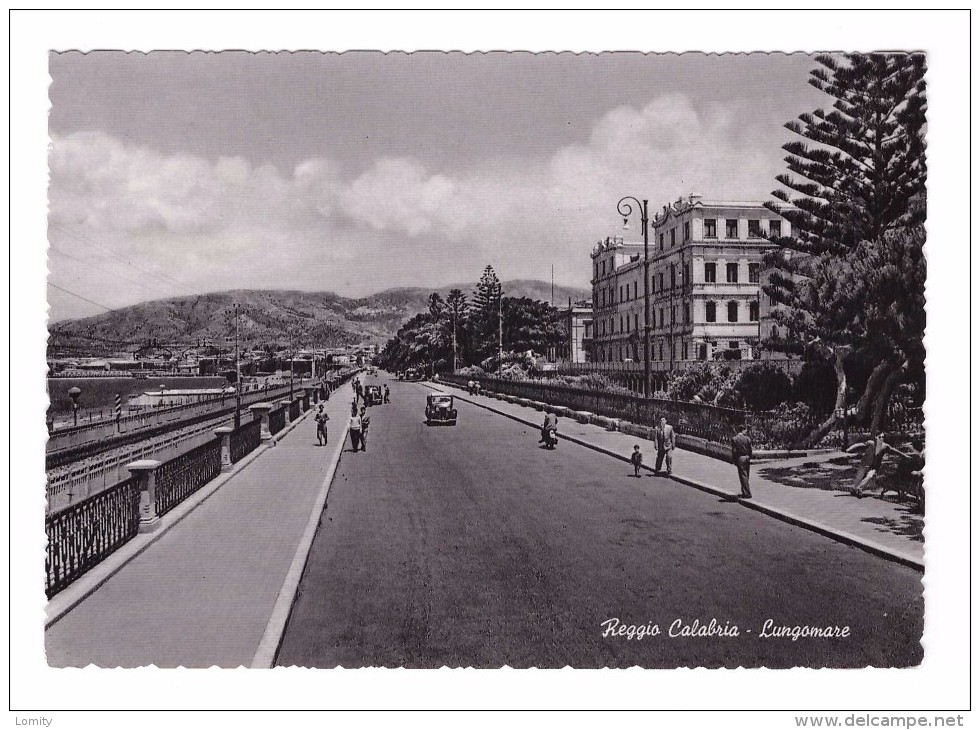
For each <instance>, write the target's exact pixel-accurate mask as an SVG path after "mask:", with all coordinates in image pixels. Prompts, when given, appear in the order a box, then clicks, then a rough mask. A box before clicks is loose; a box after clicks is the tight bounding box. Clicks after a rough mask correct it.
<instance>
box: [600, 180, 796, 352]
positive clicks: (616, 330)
mask: <svg viewBox="0 0 980 730" xmlns="http://www.w3.org/2000/svg"><path fill="white" fill-rule="evenodd" d="M789 235H791V231H790V224H789V221H787V220H785V219H784V218H782V217H781V216H779V215H778V214H776V213H773V212H772V211H770V210H768V209H767V208H765V207H763V205H762V204H761V203H752V202H735V201H705V200H702V199H701V196H699V195H690V196H688V197H687V198H679V199H678V200H676V201H674V202H673V203H670V204H668V205H665V206H664V207H663V209H662V210H661V212H660V213H658V214H656V215H654V216H651V219H650V231H649V251H650V262H649V263H650V282H649V285H650V335H651V341H650V360H651V362H652V363H654V366H655V368H656V369H657V370H665V369H672V368H673V367H675V366H677V365H679V364H681V363H686V362H691V361H698V360H710V359H715V358H725V359H750V358H753V357H754V356H755V353H754V351H755V350H756V349H757V348H758V345H759V342H760V333H761V330H760V327H761V322H760V319H761V311H760V310H761V306H762V302H761V288H760V282H761V273H762V263H763V255H764V254H765V253H766V252H767V251H770V250H773V249H774V245H773V244H772V243H770V241H769V239H770V238H771V237H774V236H789ZM643 268H644V267H643V243H642V241H641V242H635V241H626V240H624V239H623V238H619V237H616V238H606V239H605V240H603V241H599V242H598V243H597V244H596V246H595V247H594V248H593V250H592V269H593V270H592V304H593V310H594V316H593V327H592V329H593V332H592V338H591V348H592V359H593V360H595V361H597V362H611V363H617V362H618V363H622V362H642V361H643V341H644V331H643V327H644V322H643Z"/></svg>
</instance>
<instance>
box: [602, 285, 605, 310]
mask: <svg viewBox="0 0 980 730" xmlns="http://www.w3.org/2000/svg"><path fill="white" fill-rule="evenodd" d="M602 306H606V290H605V289H603V290H602Z"/></svg>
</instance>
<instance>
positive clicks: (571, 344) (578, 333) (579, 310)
mask: <svg viewBox="0 0 980 730" xmlns="http://www.w3.org/2000/svg"><path fill="white" fill-rule="evenodd" d="M560 314H561V322H562V330H563V332H564V335H565V337H564V340H563V342H562V344H561V345H558V346H557V347H556V348H555V360H556V361H557V362H568V363H583V362H589V360H590V359H591V358H590V357H589V351H588V347H589V344H590V342H591V339H592V302H590V301H589V300H587V299H583V300H581V301H577V302H572V300H571V299H569V300H568V308H567V309H564V310H561V313H560Z"/></svg>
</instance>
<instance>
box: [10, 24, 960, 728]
mask: <svg viewBox="0 0 980 730" xmlns="http://www.w3.org/2000/svg"><path fill="white" fill-rule="evenodd" d="M11 23H12V26H13V28H12V32H11V57H12V58H13V59H15V60H14V62H13V69H12V78H11V89H12V94H13V98H12V102H11V107H12V120H11V123H12V134H13V144H12V159H11V163H12V173H11V175H12V180H13V185H12V194H13V202H12V211H13V212H14V213H15V214H16V217H15V219H14V220H13V224H12V225H13V232H12V236H11V249H12V270H13V273H14V281H13V282H12V298H13V302H14V308H13V315H14V317H15V319H14V321H13V322H12V324H11V340H12V342H13V343H14V352H15V353H16V355H15V360H14V361H13V362H12V368H13V370H14V373H15V377H16V384H15V387H14V388H13V389H12V391H11V393H10V408H11V412H12V418H13V419H14V428H13V429H12V431H13V433H12V437H13V441H12V451H13V453H14V454H16V455H17V458H16V461H15V462H14V463H13V474H12V478H11V483H10V491H11V493H12V495H13V496H12V509H13V514H14V515H15V516H16V519H15V520H14V521H13V523H12V525H11V527H12V536H11V541H12V544H13V556H14V560H15V561H16V562H15V563H14V564H13V565H12V570H11V573H12V581H13V583H12V595H11V622H12V627H13V630H12V643H11V692H12V693H11V706H12V707H13V708H14V709H15V710H17V712H16V713H15V714H16V715H17V716H19V717H40V716H42V715H46V716H48V717H51V716H53V717H55V718H56V720H55V723H56V725H57V726H59V727H66V728H67V727H73V728H74V727H88V726H91V727H96V726H98V727H100V728H108V727H124V726H125V727H132V726H133V725H134V723H138V724H139V725H140V726H146V725H147V724H149V725H151V726H156V725H159V726H160V727H164V726H168V727H169V726H172V725H173V724H174V723H179V724H180V725H182V726H186V727H204V726H206V725H214V724H216V723H218V722H224V721H227V718H224V719H219V718H218V717H216V716H214V715H207V714H200V715H198V714H195V715H181V716H168V715H158V716H153V715H148V714H140V715H139V716H129V717H127V716H125V715H121V714H108V713H102V712H100V713H97V714H89V715H84V714H76V713H65V712H54V711H53V708H56V707H71V708H77V709H80V708H86V707H89V708H118V709H126V708H132V709H138V708H145V707H154V708H158V709H162V708H167V707H171V708H175V709H177V708H180V709H192V708H228V709H231V708H239V709H245V708H266V709H272V708H283V709H292V708H308V709H312V708H327V707H339V708H355V707H364V708H384V707H399V708H410V707H417V708H432V707H442V708H466V707H482V708H504V707H506V708H560V707H564V708H654V707H678V706H685V705H686V706H690V707H697V708H702V709H708V708H713V707H723V708H737V707H744V708H760V707H790V708H794V707H795V708H799V709H800V711H804V710H811V711H812V710H816V709H818V708H821V707H825V708H838V709H843V708H854V709H868V710H894V709H898V708H919V709H922V710H926V709H928V710H929V712H923V713H922V714H926V715H929V716H930V717H931V716H932V715H933V714H936V713H934V712H932V711H933V710H937V711H938V710H943V709H953V708H961V707H963V706H964V705H965V704H966V698H967V685H966V682H967V651H968V634H967V627H968V625H969V624H968V621H969V617H968V614H967V601H968V594H967V591H968V587H967V582H966V580H967V576H966V568H967V563H966V557H967V549H968V533H967V530H968V518H969V514H968V511H967V501H966V499H967V493H968V491H969V486H970V485H969V484H968V480H967V462H966V455H967V454H968V452H969V448H970V445H969V442H968V432H969V422H968V410H967V405H968V404H967V397H966V393H967V392H968V391H967V387H968V386H967V383H968V377H969V374H968V372H967V348H966V337H967V333H966V324H967V318H966V313H967V312H968V311H969V308H968V307H969V303H968V299H967V297H968V282H967V280H966V275H967V271H966V262H967V256H968V244H969V229H968V225H967V223H968V219H967V205H968V204H969V202H968V201H969V198H968V190H969V177H968V159H967V152H968V147H967V134H968V114H969V108H968V101H967V99H968V88H967V83H968V77H967V73H968V64H969V49H968V31H969V17H968V16H967V15H965V14H963V13H960V14H948V13H938V12H936V11H920V12H916V13H911V14H904V13H902V12H899V11H877V12H865V13H851V12H845V11H840V10H835V11H824V12H788V13H785V12H778V13H777V12H774V11H766V12H753V13H748V12H734V14H732V13H724V12H721V11H711V10H708V11H702V12H695V11H691V12H669V13H667V12H660V13H652V12H640V11H632V12H630V13H622V12H616V13H611V12H608V11H602V12H598V13H595V14H584V13H572V14H568V13H562V14H557V13H556V12H534V13H519V14H517V15H508V14H503V13H491V14H489V15H484V16H481V17H479V18H478V19H477V18H473V17H466V18H460V17H459V16H452V15H446V14H443V13H438V12H431V13H427V14H425V15H421V14H419V13H410V14H409V15H402V14H399V13H394V12H388V11H375V12H372V13H367V14H364V13H363V12H362V13H353V12H343V13H331V14H329V15H324V14H320V15H317V14H314V15H312V16H302V15H300V14H297V13H280V12H272V13H271V14H270V15H260V14H255V13H251V14H245V15H236V16H231V15H229V14H227V13H221V12H206V13H186V12H182V13H153V14H150V13H147V12H137V13H135V14H123V13H112V12H100V13H92V12H65V11H55V12H47V13H45V12H32V13H28V12H23V11H17V12H14V14H13V17H12V18H11ZM68 48H80V49H94V48H126V49H140V50H151V49H154V48H183V49H196V48H206V49H221V48H237V49H241V48H244V49H253V50H259V49H282V48H289V49H325V50H344V49H382V50H389V49H390V50H395V49H398V50H417V49H447V50H448V49H458V50H490V49H519V50H541V51H544V50H574V51H582V50H589V51H600V50H617V49H621V50H650V51H685V50H699V51H745V52H749V51H756V50H783V51H799V50H804V51H815V50H835V49H842V50H872V49H922V50H925V51H927V52H928V54H929V59H928V61H929V75H928V82H929V89H928V100H929V136H928V155H929V200H928V205H929V222H928V239H929V242H928V249H927V251H928V263H929V284H928V296H929V325H928V333H927V347H928V352H929V362H928V367H929V401H928V411H927V417H928V419H929V420H928V428H929V443H928V449H929V464H928V469H929V481H930V486H931V489H930V503H929V510H930V515H929V528H928V537H927V561H928V569H927V572H926V576H925V582H926V585H927V591H928V610H929V612H928V615H927V619H928V622H927V630H926V635H925V641H926V660H925V663H924V665H923V666H922V667H921V668H920V669H917V670H913V671H885V670H880V671H866V670H863V671H854V670H843V671H828V670H824V671H819V672H815V671H807V670H798V671H793V672H769V671H764V670H763V671H752V672H732V671H706V670H699V671H694V672H691V671H686V670H677V671H656V670H628V671H576V672H571V671H564V672H555V671H547V672H546V671H536V670H531V671H526V672H515V671H494V672H473V671H442V672H422V671H404V670H400V671H384V670H361V671H344V672H338V671H332V672H329V673H328V672H322V671H321V672H304V671H289V672H286V671H279V670H275V671H271V672H270V671H260V670H238V671H235V672H228V671H224V672H219V671H215V670H211V671H209V672H205V671H179V670H169V671H167V673H166V675H163V674H161V673H160V672H159V671H157V670H115V671H111V672H107V671H95V670H91V669H90V670H51V669H48V668H47V667H46V665H45V664H44V661H43V653H42V649H43V643H42V634H41V625H42V621H43V610H42V606H41V604H40V602H39V601H38V600H37V599H38V597H40V596H41V595H42V593H43V585H42V574H41V571H40V570H38V568H37V566H38V564H39V563H38V561H39V560H40V555H41V552H40V543H39V541H38V540H39V533H38V532H37V531H36V530H32V528H34V527H35V525H34V523H33V522H32V521H31V520H30V519H27V518H26V517H25V516H29V515H39V514H41V510H42V495H43V488H42V487H43V476H42V464H43V461H42V458H43V451H42V448H41V444H42V443H43V440H44V424H43V421H42V419H41V418H40V417H39V415H37V414H40V412H41V408H42V407H43V402H44V393H43V387H44V384H43V360H42V357H43V352H44V335H45V331H44V320H43V316H44V311H45V261H44V256H43V250H44V240H45V186H46V158H45V147H46V144H47V124H46V109H47V105H48V102H47V94H46V85H47V83H46V78H47V57H46V53H47V51H48V50H49V49H68ZM801 111H809V110H801ZM590 240H591V239H590ZM583 245H585V244H584V243H583ZM583 250H584V249H583ZM5 346H7V343H5ZM8 362H10V352H9V350H8ZM828 570H832V566H828ZM418 718H419V716H414V717H413V718H409V719H408V720H407V722H414V721H417V720H418ZM622 719H625V718H622ZM647 720H649V718H647V719H644V720H643V721H644V722H646V721H647ZM701 720H702V722H705V721H707V722H711V723H712V724H720V723H722V722H724V724H725V725H726V726H727V725H728V724H731V725H732V726H734V727H740V726H741V727H793V726H794V723H793V720H792V716H791V714H783V713H780V714H772V713H771V714H755V713H753V714H751V715H748V714H742V715H738V716H734V717H728V718H725V719H724V720H722V718H721V717H717V716H716V717H714V718H707V719H705V718H701ZM324 721H328V720H327V719H326V718H308V717H307V718H300V717H298V716H286V717H276V718H274V717H271V716H268V715H247V716H245V715H243V716H240V717H237V718H235V719H233V720H232V722H236V723H246V724H248V725H254V726H265V725H267V724H269V723H271V722H277V723H289V724H293V723H294V722H295V723H296V724H299V723H300V722H324ZM329 721H331V722H333V721H336V720H329ZM361 721H363V718H353V717H351V718H347V719H346V722H361ZM381 721H382V722H384V721H389V722H399V723H401V722H405V721H406V720H396V719H395V718H394V717H385V718H381ZM433 721H435V722H437V723H439V724H441V725H445V726H449V725H451V726H453V727H458V726H459V725H461V724H463V723H465V724H467V725H471V724H473V723H477V724H482V723H483V721H482V720H480V721H478V720H477V719H475V718H456V717H450V716H445V715H442V716H439V717H437V718H435V719H434V720H433V719H431V718H427V719H426V720H425V722H426V724H427V726H430V725H431V723H432V722H433ZM566 721H568V719H567V718H566V720H563V721H562V722H566ZM573 721H574V722H581V723H582V724H585V723H589V724H590V725H591V724H594V722H596V721H600V719H599V718H596V717H591V716H584V717H581V716H580V717H578V718H575V719H574V720H573ZM613 721H617V720H616V719H614V720H613ZM658 721H659V722H660V723H663V724H662V726H663V727H680V726H693V723H694V721H695V718H694V717H692V716H690V715H678V716H674V717H673V718H658ZM490 722H494V723H497V722H508V723H509V722H511V719H510V718H506V717H497V718H491V720H490ZM530 722H534V723H535V724H537V723H538V722H548V721H547V720H546V719H545V718H543V717H540V718H535V717H531V718H530ZM689 724H690V725H689Z"/></svg>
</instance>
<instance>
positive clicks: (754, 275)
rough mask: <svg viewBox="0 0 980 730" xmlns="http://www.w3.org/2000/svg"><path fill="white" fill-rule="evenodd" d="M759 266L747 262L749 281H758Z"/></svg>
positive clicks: (755, 282)
mask: <svg viewBox="0 0 980 730" xmlns="http://www.w3.org/2000/svg"><path fill="white" fill-rule="evenodd" d="M777 223H778V221H777ZM761 268H762V267H761V266H760V265H759V264H749V281H750V282H751V283H753V284H758V283H759V270H760V269H761Z"/></svg>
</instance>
